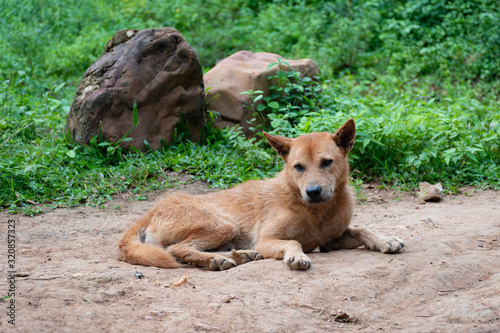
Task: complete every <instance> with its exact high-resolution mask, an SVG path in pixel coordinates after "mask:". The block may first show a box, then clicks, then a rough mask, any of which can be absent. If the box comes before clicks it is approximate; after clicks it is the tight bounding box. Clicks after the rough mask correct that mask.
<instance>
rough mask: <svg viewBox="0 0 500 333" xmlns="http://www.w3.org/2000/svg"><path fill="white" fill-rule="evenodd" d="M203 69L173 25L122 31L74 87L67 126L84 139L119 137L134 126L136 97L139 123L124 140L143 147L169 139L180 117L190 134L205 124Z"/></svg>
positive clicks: (196, 133) (196, 134) (113, 139)
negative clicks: (101, 134)
mask: <svg viewBox="0 0 500 333" xmlns="http://www.w3.org/2000/svg"><path fill="white" fill-rule="evenodd" d="M204 98H205V93H204V87H203V72H202V68H201V65H200V61H199V59H198V56H197V54H196V52H195V50H194V49H193V48H192V47H191V46H189V45H188V43H187V42H186V41H185V40H184V37H183V36H182V35H181V34H180V33H179V32H178V31H177V30H176V29H172V28H162V29H147V30H142V31H137V30H121V31H118V32H117V33H116V34H115V35H114V36H113V38H112V39H111V40H110V41H109V42H108V43H107V45H106V48H105V52H104V54H103V55H102V56H101V57H100V58H99V59H97V61H96V62H95V63H94V64H92V66H90V67H89V69H87V71H86V72H85V74H84V76H83V79H82V81H81V82H80V84H79V86H78V89H77V91H76V95H75V100H74V102H73V105H72V106H71V110H70V112H69V114H68V118H67V122H66V130H68V129H69V130H70V133H71V137H72V138H73V139H75V140H76V141H78V142H79V143H81V144H88V143H89V142H90V139H91V138H92V137H93V136H94V135H96V134H98V128H99V123H101V128H102V133H103V136H104V138H105V139H106V140H108V141H110V142H116V141H118V140H119V139H120V138H121V137H122V136H123V135H125V134H126V133H127V132H128V131H129V130H130V128H132V126H133V117H132V115H133V113H132V107H133V101H134V100H135V101H136V102H137V108H138V110H139V122H140V123H139V126H138V127H137V128H135V129H134V130H133V131H132V132H131V133H130V134H129V135H128V137H131V138H133V140H132V141H128V142H123V146H125V147H128V146H129V145H130V144H131V145H133V146H134V147H136V148H139V149H143V148H144V140H146V141H147V142H148V143H149V144H150V146H151V148H153V149H157V148H159V147H160V145H161V144H160V141H161V139H165V140H166V141H167V142H169V141H170V138H171V135H172V133H173V131H174V129H175V127H176V125H177V124H178V122H179V121H180V120H182V121H183V122H184V121H187V123H188V127H189V133H190V139H192V140H198V139H199V137H200V133H201V128H202V126H203V112H204Z"/></svg>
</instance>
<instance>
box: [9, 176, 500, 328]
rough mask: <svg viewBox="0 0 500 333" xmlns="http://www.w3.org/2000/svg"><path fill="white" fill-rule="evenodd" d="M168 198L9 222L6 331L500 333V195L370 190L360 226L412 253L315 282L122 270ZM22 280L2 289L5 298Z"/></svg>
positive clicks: (320, 263) (338, 260) (273, 273)
mask: <svg viewBox="0 0 500 333" xmlns="http://www.w3.org/2000/svg"><path fill="white" fill-rule="evenodd" d="M181 189H182V190H184V191H186V192H190V193H203V192H206V191H209V189H208V187H207V186H206V185H205V184H203V183H199V182H196V183H191V184H188V185H183V186H181ZM162 195H163V194H162V193H153V194H151V195H150V196H149V198H148V200H147V201H133V200H129V199H127V198H124V197H121V196H116V197H115V198H114V200H113V201H111V202H108V204H107V205H106V208H90V207H77V208H72V209H69V210H68V209H57V210H54V211H51V212H49V213H46V214H42V215H39V216H35V217H33V218H29V217H23V216H18V215H9V214H7V213H5V212H3V213H0V234H1V235H2V240H1V241H0V246H1V247H2V253H4V255H3V258H2V259H1V262H0V268H1V271H2V272H3V273H5V272H7V271H8V270H9V269H8V267H7V242H6V240H7V236H6V235H7V228H8V221H9V220H12V219H15V220H16V229H15V232H16V234H15V235H16V249H15V250H16V262H15V268H16V269H17V271H18V274H17V277H16V280H15V283H14V287H15V291H16V295H15V298H14V300H15V326H12V325H11V324H9V323H8V321H9V320H11V318H9V317H8V316H7V311H8V309H7V306H8V305H9V304H10V303H9V299H7V300H4V301H2V302H0V307H1V308H2V310H1V311H0V332H7V331H9V332H10V331H17V332H78V331H80V332H141V331H146V332H196V331H209V332H330V331H338V332H357V331H361V332H378V331H380V332H394V331H401V332H500V192H495V191H480V190H478V191H475V192H474V194H473V195H465V194H460V195H454V196H446V197H445V199H444V200H443V201H441V202H439V203H427V204H421V203H419V202H418V200H417V199H416V197H415V196H413V195H412V194H410V193H397V192H392V191H379V190H377V189H376V188H367V189H365V190H364V196H365V198H366V199H367V201H366V202H364V203H362V204H358V205H357V206H356V210H355V211H356V214H355V217H354V220H353V225H360V226H365V227H368V228H370V229H372V230H374V231H377V232H379V233H382V234H386V235H397V236H399V237H400V238H402V239H404V240H405V242H406V248H405V251H404V252H403V253H400V254H396V255H389V254H381V253H378V252H372V251H368V250H365V249H356V250H341V251H335V252H330V253H319V252H318V253H312V254H311V255H310V258H311V259H312V267H311V269H310V270H308V271H292V270H290V269H289V268H288V267H287V266H286V265H285V264H284V263H283V262H281V261H278V260H272V259H269V260H263V261H257V262H251V263H248V264H245V265H241V266H238V267H236V268H234V269H230V270H228V271H223V272H212V271H207V270H203V269H199V268H185V269H172V270H165V269H158V268H150V267H141V266H134V265H130V264H127V263H124V262H120V261H118V260H117V259H116V253H117V244H118V241H119V240H120V238H121V236H122V234H123V232H124V231H125V230H126V228H127V227H128V226H129V225H131V224H132V223H133V222H134V221H135V220H136V219H137V218H138V217H139V216H140V215H141V214H142V213H143V212H145V211H146V210H147V209H148V208H149V207H151V206H152V205H153V204H154V203H155V202H156V201H158V200H159V198H161V196H162ZM136 272H140V273H142V275H143V277H142V278H139V277H137V276H136ZM10 282H12V281H8V280H7V279H1V281H0V297H1V296H4V295H6V294H7V291H8V290H9V288H10V287H12V285H11V284H10Z"/></svg>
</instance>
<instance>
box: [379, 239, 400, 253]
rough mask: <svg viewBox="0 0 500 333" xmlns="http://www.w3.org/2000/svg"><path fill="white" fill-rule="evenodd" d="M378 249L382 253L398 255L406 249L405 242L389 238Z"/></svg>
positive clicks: (383, 240)
mask: <svg viewBox="0 0 500 333" xmlns="http://www.w3.org/2000/svg"><path fill="white" fill-rule="evenodd" d="M377 247H378V249H379V250H380V252H382V253H398V252H399V251H401V250H402V249H403V248H404V247H405V242H404V241H403V240H402V239H400V238H398V237H387V238H383V239H382V242H380V244H378V245H377Z"/></svg>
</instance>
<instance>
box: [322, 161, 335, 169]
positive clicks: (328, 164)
mask: <svg viewBox="0 0 500 333" xmlns="http://www.w3.org/2000/svg"><path fill="white" fill-rule="evenodd" d="M332 163H333V160H323V162H321V167H322V168H328V167H329V166H330V165H332Z"/></svg>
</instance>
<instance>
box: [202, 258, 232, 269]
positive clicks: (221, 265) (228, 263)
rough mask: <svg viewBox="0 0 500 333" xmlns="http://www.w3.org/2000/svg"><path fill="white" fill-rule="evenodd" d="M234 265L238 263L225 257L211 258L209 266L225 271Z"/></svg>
mask: <svg viewBox="0 0 500 333" xmlns="http://www.w3.org/2000/svg"><path fill="white" fill-rule="evenodd" d="M233 267H236V263H235V262H234V261H232V260H231V259H228V258H225V257H217V258H211V259H210V263H209V266H208V268H210V269H211V270H212V271H217V270H220V271H225V270H226V269H230V268H233Z"/></svg>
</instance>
